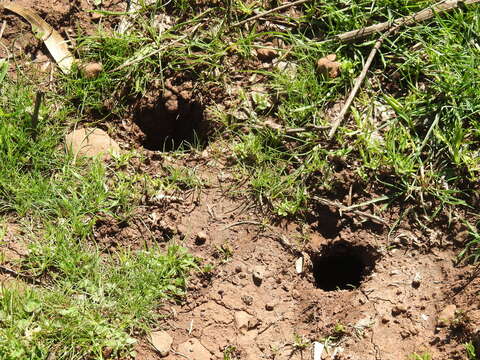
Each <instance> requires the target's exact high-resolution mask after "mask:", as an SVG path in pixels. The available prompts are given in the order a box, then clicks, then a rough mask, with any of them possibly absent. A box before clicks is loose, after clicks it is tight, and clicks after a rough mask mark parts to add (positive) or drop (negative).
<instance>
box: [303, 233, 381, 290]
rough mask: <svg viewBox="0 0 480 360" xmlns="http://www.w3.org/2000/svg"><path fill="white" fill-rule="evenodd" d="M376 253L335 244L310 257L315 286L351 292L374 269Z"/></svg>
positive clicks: (342, 243)
mask: <svg viewBox="0 0 480 360" xmlns="http://www.w3.org/2000/svg"><path fill="white" fill-rule="evenodd" d="M377 258H378V253H377V252H376V251H375V249H373V248H371V247H365V246H353V245H351V244H349V243H347V242H337V243H335V244H331V245H328V246H326V247H324V248H323V249H322V250H321V251H320V252H319V253H315V254H313V256H311V259H312V264H313V268H312V271H313V277H314V280H315V286H316V287H317V288H320V289H322V290H325V291H334V290H353V289H355V288H357V287H358V286H360V284H361V283H362V281H363V280H364V279H365V277H366V276H368V275H369V274H371V272H372V271H373V269H374V267H375V261H376V259H377Z"/></svg>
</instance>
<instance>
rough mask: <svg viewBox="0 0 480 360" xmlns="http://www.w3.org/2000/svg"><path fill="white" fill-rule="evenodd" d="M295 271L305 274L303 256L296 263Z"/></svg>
mask: <svg viewBox="0 0 480 360" xmlns="http://www.w3.org/2000/svg"><path fill="white" fill-rule="evenodd" d="M295 271H296V272H297V274H301V273H303V256H301V257H299V258H298V259H297V260H296V261H295Z"/></svg>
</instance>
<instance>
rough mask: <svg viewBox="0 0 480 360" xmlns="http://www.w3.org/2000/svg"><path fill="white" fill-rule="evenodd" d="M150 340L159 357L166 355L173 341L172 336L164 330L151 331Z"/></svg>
mask: <svg viewBox="0 0 480 360" xmlns="http://www.w3.org/2000/svg"><path fill="white" fill-rule="evenodd" d="M150 341H151V343H152V345H153V347H154V348H155V350H157V351H158V353H159V354H160V356H161V357H165V356H167V355H168V353H169V352H170V347H171V346H172V343H173V339H172V337H171V336H170V335H169V334H168V333H167V332H166V331H154V332H152V334H151V340H150Z"/></svg>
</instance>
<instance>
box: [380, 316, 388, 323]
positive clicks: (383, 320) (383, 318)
mask: <svg viewBox="0 0 480 360" xmlns="http://www.w3.org/2000/svg"><path fill="white" fill-rule="evenodd" d="M389 322H390V319H389V318H388V317H386V316H384V317H382V324H388V323H389Z"/></svg>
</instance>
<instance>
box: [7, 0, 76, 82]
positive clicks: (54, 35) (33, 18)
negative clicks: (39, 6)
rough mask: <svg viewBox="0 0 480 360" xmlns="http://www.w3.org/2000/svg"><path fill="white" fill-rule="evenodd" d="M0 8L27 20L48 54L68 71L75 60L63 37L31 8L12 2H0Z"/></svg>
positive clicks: (62, 68) (64, 70) (61, 67)
mask: <svg viewBox="0 0 480 360" xmlns="http://www.w3.org/2000/svg"><path fill="white" fill-rule="evenodd" d="M0 8H4V9H7V10H10V11H12V12H14V13H16V14H17V15H20V16H21V17H23V18H24V19H25V20H27V21H28V22H29V23H30V25H31V26H32V31H33V32H34V33H35V35H36V36H37V37H39V38H40V39H41V40H42V41H43V42H44V43H45V46H46V47H47V49H48V51H50V54H51V55H52V57H53V58H54V59H55V61H56V62H57V64H58V66H59V67H60V69H61V70H62V71H63V72H64V73H68V72H69V71H70V69H71V67H72V64H73V62H74V61H75V59H74V57H73V55H72V54H71V53H70V51H69V50H68V47H67V44H66V43H65V40H64V39H63V37H62V36H61V35H60V34H59V33H58V32H57V31H56V30H55V29H54V28H52V27H51V26H50V25H49V24H48V23H47V22H45V20H43V19H42V18H41V17H40V16H39V15H38V14H37V13H35V12H34V11H33V10H31V9H29V8H27V7H24V6H20V5H17V4H13V3H5V2H0Z"/></svg>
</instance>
